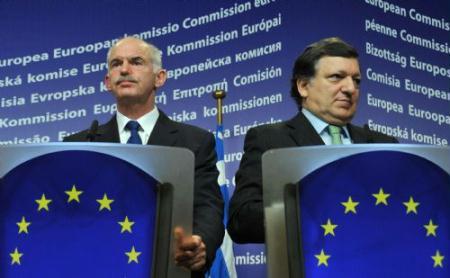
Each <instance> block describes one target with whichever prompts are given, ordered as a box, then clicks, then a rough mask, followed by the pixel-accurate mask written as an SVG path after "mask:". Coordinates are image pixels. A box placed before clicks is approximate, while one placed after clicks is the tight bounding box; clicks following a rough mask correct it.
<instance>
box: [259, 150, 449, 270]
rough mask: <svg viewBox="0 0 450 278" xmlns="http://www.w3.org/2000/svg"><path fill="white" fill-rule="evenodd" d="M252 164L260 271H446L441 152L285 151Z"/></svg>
mask: <svg viewBox="0 0 450 278" xmlns="http://www.w3.org/2000/svg"><path fill="white" fill-rule="evenodd" d="M262 169H263V192H264V193H263V196H264V213H265V225H266V248H267V262H268V276H269V277H308V278H310V277H450V244H449V242H450V176H449V174H450V149H449V148H446V147H437V146H424V145H402V144H383V145H381V144H370V145H349V146H314V147H299V148H286V149H278V150H271V151H268V152H266V153H265V154H264V155H263V158H262Z"/></svg>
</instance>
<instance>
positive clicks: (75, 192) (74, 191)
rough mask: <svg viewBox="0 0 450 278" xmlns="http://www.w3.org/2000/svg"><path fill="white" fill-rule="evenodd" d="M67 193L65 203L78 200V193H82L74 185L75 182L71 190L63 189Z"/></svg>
mask: <svg viewBox="0 0 450 278" xmlns="http://www.w3.org/2000/svg"><path fill="white" fill-rule="evenodd" d="M64 192H65V193H66V194H67V195H69V199H68V200H67V203H70V202H71V201H77V202H78V203H79V202H80V195H81V194H83V191H81V190H80V191H78V190H77V188H76V187H75V184H74V185H73V186H72V190H70V191H64Z"/></svg>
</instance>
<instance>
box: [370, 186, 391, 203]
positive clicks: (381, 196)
mask: <svg viewBox="0 0 450 278" xmlns="http://www.w3.org/2000/svg"><path fill="white" fill-rule="evenodd" d="M372 196H373V197H375V198H376V199H377V201H376V203H375V205H378V204H385V205H386V206H387V205H388V203H387V198H388V197H389V196H391V194H386V193H384V192H383V188H380V191H378V193H376V194H372Z"/></svg>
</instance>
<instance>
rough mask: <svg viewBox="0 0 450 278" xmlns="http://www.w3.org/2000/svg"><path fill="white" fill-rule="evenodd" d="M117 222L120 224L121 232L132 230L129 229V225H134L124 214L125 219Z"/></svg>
mask: <svg viewBox="0 0 450 278" xmlns="http://www.w3.org/2000/svg"><path fill="white" fill-rule="evenodd" d="M117 223H119V225H120V226H122V230H121V231H120V232H121V233H123V232H125V231H128V232H130V233H131V232H132V231H131V226H133V225H134V222H131V221H129V220H128V216H125V220H123V222H117Z"/></svg>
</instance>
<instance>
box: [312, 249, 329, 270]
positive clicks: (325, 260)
mask: <svg viewBox="0 0 450 278" xmlns="http://www.w3.org/2000/svg"><path fill="white" fill-rule="evenodd" d="M314 256H315V257H316V258H317V261H318V262H317V266H320V265H322V264H324V265H325V266H328V259H329V258H330V257H331V255H327V254H325V253H324V252H323V249H322V250H321V251H320V254H319V255H314Z"/></svg>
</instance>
